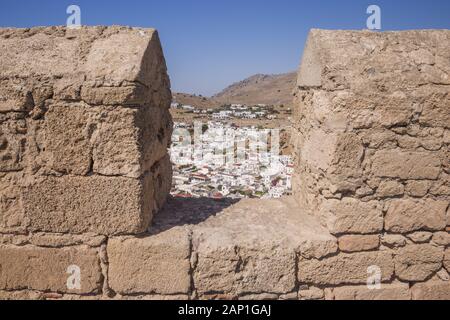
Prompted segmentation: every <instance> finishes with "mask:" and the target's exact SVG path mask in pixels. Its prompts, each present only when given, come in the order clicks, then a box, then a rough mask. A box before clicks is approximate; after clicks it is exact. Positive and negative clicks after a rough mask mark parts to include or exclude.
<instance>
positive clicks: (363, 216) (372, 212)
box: [321, 198, 383, 234]
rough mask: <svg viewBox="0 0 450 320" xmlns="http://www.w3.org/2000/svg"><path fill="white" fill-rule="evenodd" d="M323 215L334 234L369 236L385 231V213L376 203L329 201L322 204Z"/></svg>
mask: <svg viewBox="0 0 450 320" xmlns="http://www.w3.org/2000/svg"><path fill="white" fill-rule="evenodd" d="M321 215H322V219H323V220H324V222H325V224H326V226H327V227H328V229H329V230H330V232H331V233H332V234H341V233H359V234H367V233H376V232H380V231H381V230H382V229H383V213H382V210H381V208H380V206H379V204H378V202H376V201H370V202H362V201H359V200H356V199H352V198H345V199H343V200H341V201H339V200H328V201H325V202H324V203H323V204H322V208H321Z"/></svg>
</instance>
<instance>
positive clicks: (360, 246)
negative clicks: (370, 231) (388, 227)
mask: <svg viewBox="0 0 450 320" xmlns="http://www.w3.org/2000/svg"><path fill="white" fill-rule="evenodd" d="M379 245H380V236H378V235H345V236H342V237H340V238H339V249H340V250H341V251H343V252H358V251H369V250H374V249H377V248H378V247H379Z"/></svg>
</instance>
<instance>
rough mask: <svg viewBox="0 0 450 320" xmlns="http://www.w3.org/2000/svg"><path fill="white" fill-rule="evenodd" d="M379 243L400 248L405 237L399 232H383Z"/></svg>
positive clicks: (403, 243) (405, 240)
mask: <svg viewBox="0 0 450 320" xmlns="http://www.w3.org/2000/svg"><path fill="white" fill-rule="evenodd" d="M381 243H382V244H383V245H385V246H387V247H389V248H400V247H404V246H405V245H406V243H407V239H406V237H404V236H402V235H401V234H384V235H383V236H382V237H381Z"/></svg>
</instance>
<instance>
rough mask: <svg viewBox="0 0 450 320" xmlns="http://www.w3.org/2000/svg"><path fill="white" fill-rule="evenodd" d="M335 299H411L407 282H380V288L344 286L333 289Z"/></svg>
mask: <svg viewBox="0 0 450 320" xmlns="http://www.w3.org/2000/svg"><path fill="white" fill-rule="evenodd" d="M333 293H334V298H335V300H411V292H410V291H409V285H408V284H407V283H401V282H398V283H393V284H384V283H383V284H381V288H380V289H369V288H368V287H367V285H365V286H345V287H340V288H334V289H333Z"/></svg>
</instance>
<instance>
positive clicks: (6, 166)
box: [0, 115, 27, 172]
mask: <svg viewBox="0 0 450 320" xmlns="http://www.w3.org/2000/svg"><path fill="white" fill-rule="evenodd" d="M26 132H27V125H26V122H25V120H24V119H20V118H19V117H17V116H14V115H11V116H7V117H6V119H4V120H3V121H2V120H1V119H0V172H12V171H20V170H22V169H23V168H24V163H23V155H24V152H25V144H26V139H25V134H26Z"/></svg>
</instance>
